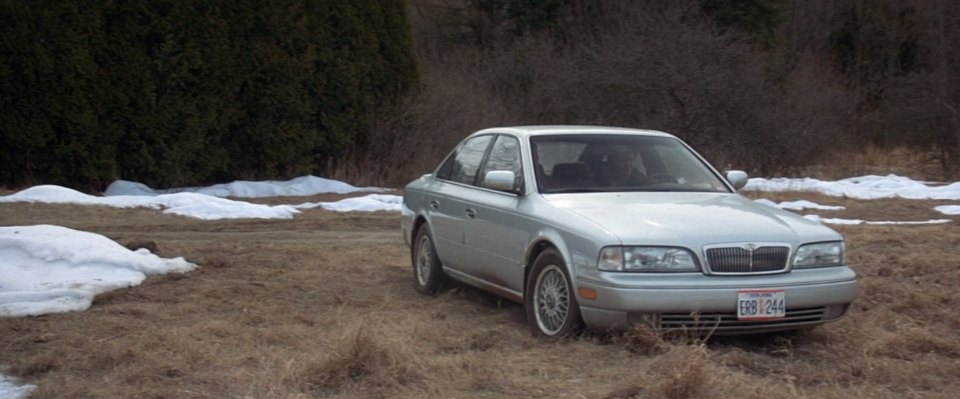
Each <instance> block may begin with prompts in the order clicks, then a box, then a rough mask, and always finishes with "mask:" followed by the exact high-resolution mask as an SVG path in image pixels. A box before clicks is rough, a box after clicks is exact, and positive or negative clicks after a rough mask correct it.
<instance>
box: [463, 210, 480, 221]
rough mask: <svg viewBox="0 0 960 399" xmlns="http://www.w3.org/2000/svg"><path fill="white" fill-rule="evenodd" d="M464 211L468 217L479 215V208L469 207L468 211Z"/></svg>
mask: <svg viewBox="0 0 960 399" xmlns="http://www.w3.org/2000/svg"><path fill="white" fill-rule="evenodd" d="M464 213H466V214H467V217H468V218H470V219H473V218H475V217H477V210H476V209H473V208H467V211H466V212H464Z"/></svg>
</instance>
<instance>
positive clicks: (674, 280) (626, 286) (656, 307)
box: [577, 266, 857, 333]
mask: <svg viewBox="0 0 960 399" xmlns="http://www.w3.org/2000/svg"><path fill="white" fill-rule="evenodd" d="M577 287H578V289H580V288H587V289H592V290H595V291H596V299H593V300H590V299H585V298H583V297H579V296H578V300H579V303H580V312H581V315H582V317H583V321H584V323H586V325H587V327H589V328H591V329H595V330H610V329H623V328H628V327H629V326H631V325H633V324H637V323H643V324H647V325H649V326H652V327H655V328H659V329H693V330H709V331H713V332H716V333H754V332H765V331H777V330H789V329H795V328H801V327H806V326H812V325H817V324H823V323H826V322H828V321H831V320H836V319H837V318H839V317H840V316H842V315H843V314H844V313H845V312H846V310H847V308H848V306H849V304H850V303H851V302H853V300H854V298H855V297H856V295H857V285H856V273H854V271H853V270H851V269H850V268H849V267H846V266H841V267H829V268H819V269H806V270H794V271H791V272H789V273H783V274H773V275H763V276H707V275H703V274H699V273H683V274H652V273H647V274H640V273H630V274H627V273H604V274H602V275H600V276H589V277H588V276H579V277H578V278H577ZM751 289H753V290H756V289H773V290H783V291H784V292H785V295H786V303H787V316H786V317H785V318H783V319H776V320H763V321H741V320H737V319H736V314H737V309H736V305H737V292H738V291H741V290H751Z"/></svg>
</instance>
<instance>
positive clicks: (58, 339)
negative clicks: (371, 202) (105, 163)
mask: <svg viewBox="0 0 960 399" xmlns="http://www.w3.org/2000/svg"><path fill="white" fill-rule="evenodd" d="M764 197H766V198H770V199H773V200H777V201H782V200H795V199H808V200H812V201H815V202H818V203H821V204H831V205H845V206H847V207H848V209H847V210H845V211H814V212H805V213H818V214H820V215H821V216H823V217H838V218H858V219H867V220H927V219H937V218H946V219H952V222H951V223H948V224H944V225H933V226H868V225H863V226H840V227H836V229H837V230H838V231H840V232H841V233H843V234H844V236H845V237H846V239H847V250H848V255H847V259H848V262H849V263H850V264H852V265H853V267H854V268H855V269H856V271H857V272H858V274H859V275H860V295H859V297H858V299H857V301H856V302H855V304H854V306H853V309H852V310H851V311H850V313H849V314H848V316H847V317H846V318H844V319H842V320H841V321H839V322H835V323H832V324H828V325H824V326H821V327H818V328H816V329H813V330H809V331H803V332H798V333H789V334H775V335H765V336H749V337H736V338H715V339H710V340H708V341H707V342H702V341H701V340H697V339H695V338H692V337H661V336H658V335H656V334H653V333H651V332H650V331H645V330H636V331H631V332H628V333H625V334H613V335H610V334H583V335H582V336H579V337H575V338H571V339H567V340H564V341H561V342H557V343H547V342H541V341H540V340H538V339H536V338H534V337H532V336H531V335H530V334H529V333H528V330H527V328H526V326H525V324H524V315H523V310H522V307H521V306H519V305H516V304H514V303H511V302H508V301H505V300H500V299H498V298H497V297H494V296H491V295H488V294H485V293H482V292H480V291H477V290H475V289H472V288H469V287H465V286H463V285H457V284H453V285H451V286H450V287H448V288H447V289H445V290H443V291H442V292H441V293H440V294H438V295H437V296H436V297H425V296H422V295H419V294H417V293H416V291H414V289H413V287H412V281H411V279H412V272H411V270H410V266H409V252H408V250H407V248H406V247H405V246H404V243H403V239H402V237H401V235H400V230H399V221H398V218H399V217H398V215H397V214H395V213H370V214H362V213H350V214H337V213H333V212H327V211H323V210H307V211H305V212H304V213H302V214H300V215H298V216H297V217H296V218H294V219H292V220H241V221H201V220H194V219H188V218H183V217H177V216H170V215H163V214H161V213H160V212H159V211H155V210H147V209H126V210H124V209H112V208H102V207H88V206H62V205H41V204H22V203H21V204H0V225H32V224H57V225H62V226H67V227H71V228H75V229H80V230H85V231H91V232H96V233H99V234H103V235H106V236H108V237H110V238H112V239H114V240H117V241H119V242H121V243H126V244H130V245H142V246H154V247H155V248H156V249H157V251H156V252H157V253H158V254H159V255H161V256H164V257H177V256H183V257H185V258H186V259H188V260H189V261H192V262H194V263H197V264H198V265H200V268H199V269H198V270H197V271H194V272H191V273H186V274H174V275H166V276H155V277H151V278H149V279H147V281H146V282H145V283H144V284H142V285H141V286H138V287H133V288H130V289H126V290H120V291H114V292H111V293H107V294H104V295H100V296H98V297H97V298H96V299H95V301H94V304H93V307H92V308H91V309H89V310H88V311H85V312H75V313H66V314H55V315H46V316H40V317H28V318H0V367H2V369H0V370H2V371H3V372H4V373H6V374H9V375H13V376H16V377H19V378H20V381H21V382H25V383H33V384H37V385H38V388H37V390H36V391H35V392H34V395H33V396H34V397H38V398H47V397H107V398H113V397H142V398H224V397H231V398H309V397H351V398H354V397H357V398H368V397H371V398H376V397H384V398H395V397H397V398H421V397H438V398H439V397H443V398H457V397H470V398H473V397H479V398H499V397H543V398H705V397H722V398H726V397H737V398H770V397H791V398H792V397H815V398H850V397H871V398H904V397H932V398H954V397H956V393H957V392H960V316H958V314H960V313H958V312H957V311H956V309H957V308H958V306H960V300H958V295H957V291H956V290H957V287H958V286H960V255H958V249H960V218H958V217H944V216H943V215H940V214H938V213H936V212H934V211H933V210H932V209H931V208H932V207H933V206H936V205H940V204H948V203H949V202H942V201H907V200H877V201H854V200H846V199H839V198H830V197H822V196H818V195H813V194H798V193H792V194H776V195H773V194H769V195H764ZM320 199H321V198H320V197H315V198H295V199H271V200H270V202H272V203H284V202H285V203H300V202H306V201H317V200H320ZM322 199H323V200H330V196H325V197H323V198H322Z"/></svg>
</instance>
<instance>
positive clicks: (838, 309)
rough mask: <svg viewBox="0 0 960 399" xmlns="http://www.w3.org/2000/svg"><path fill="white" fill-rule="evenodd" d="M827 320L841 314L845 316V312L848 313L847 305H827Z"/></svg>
mask: <svg viewBox="0 0 960 399" xmlns="http://www.w3.org/2000/svg"><path fill="white" fill-rule="evenodd" d="M826 313H827V320H830V319H836V318H838V317H840V316H843V314H844V313H847V305H832V306H827V312H826Z"/></svg>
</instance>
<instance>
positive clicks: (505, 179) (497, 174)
mask: <svg viewBox="0 0 960 399" xmlns="http://www.w3.org/2000/svg"><path fill="white" fill-rule="evenodd" d="M516 182H517V175H516V174H515V173H513V171H510V170H491V171H489V172H487V174H486V175H484V176H483V186H484V187H486V188H489V189H493V190H497V191H506V192H508V193H515V194H519V193H518V190H517V187H516Z"/></svg>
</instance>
